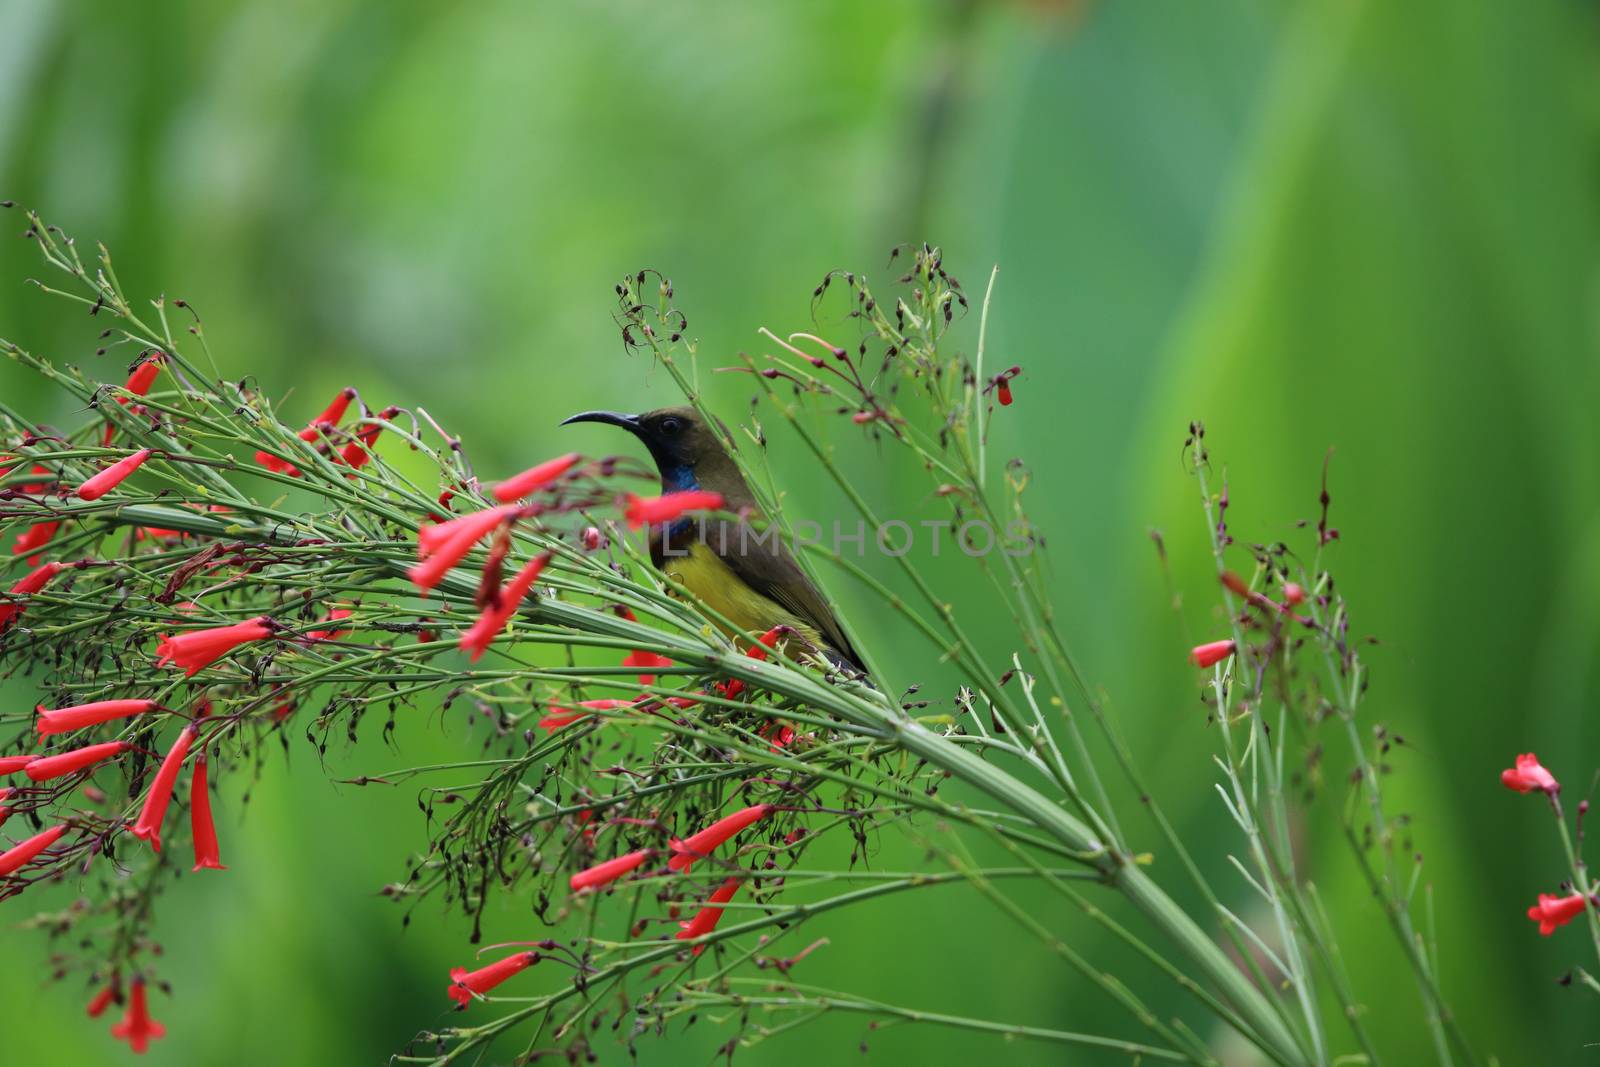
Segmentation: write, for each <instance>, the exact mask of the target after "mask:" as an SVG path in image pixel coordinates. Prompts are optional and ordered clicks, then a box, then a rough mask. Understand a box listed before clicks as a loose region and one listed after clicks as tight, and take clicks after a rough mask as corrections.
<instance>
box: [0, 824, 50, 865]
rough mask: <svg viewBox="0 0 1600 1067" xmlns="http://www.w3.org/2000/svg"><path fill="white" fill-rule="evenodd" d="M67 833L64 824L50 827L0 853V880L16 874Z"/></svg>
mask: <svg viewBox="0 0 1600 1067" xmlns="http://www.w3.org/2000/svg"><path fill="white" fill-rule="evenodd" d="M66 832H67V827H66V825H65V824H59V825H56V826H52V827H50V829H48V830H45V831H43V832H41V833H37V834H34V835H33V836H32V837H30V838H28V839H27V840H26V841H24V842H22V844H20V845H16V846H14V847H12V848H11V849H9V850H8V851H5V852H0V878H4V877H5V876H6V875H9V874H16V873H17V871H19V870H21V869H22V867H23V866H24V865H26V864H27V863H29V862H30V861H31V860H32V859H33V858H34V857H35V856H37V855H38V854H39V853H41V852H43V851H44V850H45V849H47V848H49V847H50V846H51V845H53V844H55V843H56V841H57V840H59V839H60V837H61V835H62V834H64V833H66Z"/></svg>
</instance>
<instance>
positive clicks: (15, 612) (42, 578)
mask: <svg viewBox="0 0 1600 1067" xmlns="http://www.w3.org/2000/svg"><path fill="white" fill-rule="evenodd" d="M64 569H65V568H63V567H62V566H61V564H59V563H54V562H51V563H46V564H45V565H44V566H42V567H35V568H34V569H33V570H32V571H31V572H29V573H28V574H25V575H23V576H22V577H21V578H19V579H18V580H17V581H16V582H15V583H13V584H12V586H11V595H12V596H14V597H30V596H33V594H35V593H37V592H39V591H40V590H42V589H43V588H44V587H45V586H46V585H48V584H49V583H50V579H52V578H54V577H55V576H56V575H58V574H60V573H61V572H62V570H64ZM25 606H26V605H24V604H20V603H17V602H16V601H11V600H6V601H0V630H4V629H5V628H6V627H7V626H9V625H11V623H13V622H15V621H16V620H17V618H18V617H19V616H20V615H21V614H22V609H23V608H24V607H25Z"/></svg>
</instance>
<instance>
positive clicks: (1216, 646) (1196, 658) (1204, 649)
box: [1189, 641, 1236, 667]
mask: <svg viewBox="0 0 1600 1067" xmlns="http://www.w3.org/2000/svg"><path fill="white" fill-rule="evenodd" d="M1235 648H1236V646H1235V645H1234V643H1233V642H1232V641H1212V642H1211V643H1210V644H1205V645H1195V646H1194V648H1192V649H1190V650H1189V662H1190V663H1192V664H1194V665H1195V666H1196V667H1215V666H1216V665H1217V664H1219V663H1221V662H1222V661H1223V660H1225V659H1227V658H1228V657H1229V656H1231V655H1233V653H1234V650H1235Z"/></svg>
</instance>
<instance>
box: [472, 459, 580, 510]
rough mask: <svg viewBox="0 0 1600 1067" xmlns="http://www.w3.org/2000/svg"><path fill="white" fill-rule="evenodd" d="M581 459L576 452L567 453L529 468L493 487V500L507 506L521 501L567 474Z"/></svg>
mask: <svg viewBox="0 0 1600 1067" xmlns="http://www.w3.org/2000/svg"><path fill="white" fill-rule="evenodd" d="M582 458H583V457H582V456H580V455H578V453H576V452H568V453H567V454H566V455H564V456H557V457H556V458H555V459H551V460H546V461H545V462H543V463H541V464H539V465H538V466H537V467H529V468H528V469H527V470H525V471H523V472H522V473H521V474H518V475H515V476H514V477H511V478H507V479H506V480H505V481H503V482H501V483H500V484H499V485H497V486H495V487H494V498H495V499H496V500H498V501H500V502H501V503H502V504H509V503H511V502H512V501H513V500H521V499H522V498H523V497H525V496H530V495H532V494H533V493H536V492H538V491H539V490H540V489H543V488H544V487H545V486H547V485H549V484H550V483H551V482H553V481H555V480H556V479H557V478H559V477H561V476H562V475H563V474H565V473H567V471H569V470H571V469H572V466H573V464H575V463H577V462H578V460H580V459H582Z"/></svg>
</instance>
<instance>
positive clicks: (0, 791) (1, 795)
mask: <svg viewBox="0 0 1600 1067" xmlns="http://www.w3.org/2000/svg"><path fill="white" fill-rule="evenodd" d="M15 792H16V790H15V789H9V788H3V787H0V826H4V825H5V824H6V820H7V819H9V818H11V808H10V807H8V806H7V805H6V801H8V800H10V799H11V794H13V793H15Z"/></svg>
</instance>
